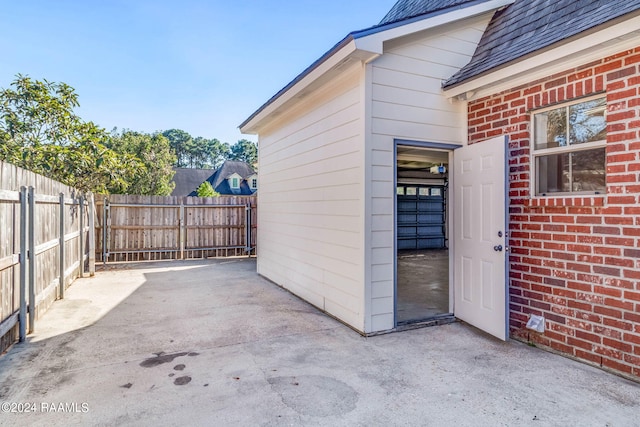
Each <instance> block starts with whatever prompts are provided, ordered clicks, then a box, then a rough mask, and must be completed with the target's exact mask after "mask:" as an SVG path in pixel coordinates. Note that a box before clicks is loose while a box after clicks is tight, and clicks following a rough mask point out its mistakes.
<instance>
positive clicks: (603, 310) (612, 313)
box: [593, 305, 622, 319]
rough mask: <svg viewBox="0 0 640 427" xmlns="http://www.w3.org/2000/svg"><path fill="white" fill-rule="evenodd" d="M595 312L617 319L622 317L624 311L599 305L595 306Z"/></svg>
mask: <svg viewBox="0 0 640 427" xmlns="http://www.w3.org/2000/svg"><path fill="white" fill-rule="evenodd" d="M593 312H594V313H596V314H602V315H603V316H608V317H613V318H615V319H622V311H620V310H614V309H613V308H609V307H601V306H598V305H595V306H593Z"/></svg>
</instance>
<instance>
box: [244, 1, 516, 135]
mask: <svg viewBox="0 0 640 427" xmlns="http://www.w3.org/2000/svg"><path fill="white" fill-rule="evenodd" d="M514 1H515V0H490V1H482V2H480V1H479V2H476V3H467V4H465V5H460V6H456V7H454V8H449V9H443V10H439V11H436V12H434V13H431V14H425V15H420V16H416V17H413V18H410V19H407V20H404V21H398V22H393V23H390V24H385V25H380V26H376V27H371V28H368V29H365V30H360V31H354V32H352V33H350V34H349V35H347V36H346V37H345V38H344V39H342V40H341V41H340V42H339V43H338V44H336V45H335V46H334V47H333V48H332V49H331V50H329V51H328V52H327V53H325V54H324V55H323V56H322V57H320V58H319V59H318V60H317V61H315V62H314V63H313V64H311V65H310V66H309V67H308V68H307V69H305V70H304V71H303V72H302V73H300V74H299V75H298V76H297V77H296V78H295V79H294V80H292V81H291V82H290V83H289V84H288V85H287V86H285V87H284V88H282V89H281V90H280V91H278V92H277V93H276V94H275V95H274V96H272V97H271V98H270V99H269V100H268V101H267V102H266V103H264V104H263V105H262V106H261V107H260V108H258V110H256V111H255V112H254V113H253V114H252V115H251V116H249V118H247V119H246V120H245V121H244V122H242V124H240V126H239V128H240V131H241V132H242V133H245V134H257V133H259V130H260V128H261V124H262V123H263V121H264V120H265V119H266V118H268V117H269V116H271V115H272V114H273V113H275V112H276V111H277V110H278V109H279V108H281V107H282V106H283V105H284V104H285V103H287V102H289V101H291V100H293V99H294V98H295V97H296V96H300V95H303V94H304V91H305V89H306V88H308V87H309V86H310V85H311V84H312V83H313V82H315V81H317V80H318V79H319V78H321V77H322V76H323V75H325V74H326V73H327V72H329V71H330V70H332V69H335V68H337V67H338V66H340V65H341V64H343V63H344V62H345V61H348V60H349V59H350V58H355V59H358V60H361V61H363V62H370V61H372V60H373V59H375V58H377V57H378V56H380V55H382V53H383V45H384V42H386V41H389V40H393V39H397V38H399V37H403V36H406V35H409V34H413V33H415V32H418V31H424V30H428V29H430V28H434V27H438V26H441V25H446V24H449V23H452V22H455V21H459V20H461V19H465V18H470V17H472V16H477V15H481V14H483V13H487V12H490V11H492V10H496V9H499V8H500V7H503V6H506V5H509V4H511V3H513V2H514Z"/></svg>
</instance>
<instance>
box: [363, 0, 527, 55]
mask: <svg viewBox="0 0 640 427" xmlns="http://www.w3.org/2000/svg"><path fill="white" fill-rule="evenodd" d="M514 1H515V0H491V1H487V2H481V3H479V4H475V5H472V6H468V7H464V8H460V9H455V10H452V11H450V12H445V13H442V14H439V15H435V16H431V17H428V18H424V19H420V20H416V21H413V22H410V23H408V24H402V22H400V23H399V24H400V25H398V24H389V27H390V28H389V29H388V30H384V27H382V29H375V31H372V32H371V34H368V33H369V32H368V31H367V30H364V31H360V32H356V33H354V38H355V42H356V47H357V48H358V49H360V50H366V51H369V52H376V53H379V54H382V53H383V44H384V42H386V41H389V40H394V39H397V38H400V37H404V36H408V35H410V34H414V33H417V32H419V31H424V30H428V29H430V28H435V27H439V26H441V25H446V24H450V23H452V22H456V21H460V20H462V19H466V18H471V17H473V16H477V15H482V14H483V13H487V12H491V11H493V10H497V9H499V8H501V7H503V6H507V5H510V4H512V3H513V2H514Z"/></svg>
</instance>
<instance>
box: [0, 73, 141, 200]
mask: <svg viewBox="0 0 640 427" xmlns="http://www.w3.org/2000/svg"><path fill="white" fill-rule="evenodd" d="M78 106H79V103H78V95H77V94H76V93H75V90H74V89H73V88H72V87H71V86H69V85H67V84H65V83H53V82H49V81H47V80H43V81H38V80H33V79H31V78H30V77H28V76H23V75H20V74H18V75H17V76H16V79H15V80H14V81H13V82H12V83H11V87H10V88H6V89H0V160H4V161H8V162H10V163H13V164H15V165H17V166H20V167H22V168H25V169H28V170H31V171H33V172H36V173H40V174H43V175H46V176H48V177H50V178H53V179H56V180H58V181H61V182H63V183H65V184H67V185H71V186H74V187H76V188H78V189H79V190H82V191H93V192H101V193H103V192H107V191H108V190H109V189H117V190H118V191H119V192H122V191H126V189H127V187H128V183H129V180H130V179H131V177H132V176H134V174H135V170H136V168H138V167H139V165H140V163H139V162H138V161H137V159H136V158H135V157H133V156H130V155H119V154H118V153H116V152H114V151H113V150H110V149H109V148H108V147H107V146H106V144H107V142H108V141H109V134H108V133H107V132H105V130H104V129H102V128H99V127H98V126H96V125H95V124H94V123H92V122H83V121H82V120H81V119H80V117H79V116H77V115H76V114H75V112H74V108H76V107H78Z"/></svg>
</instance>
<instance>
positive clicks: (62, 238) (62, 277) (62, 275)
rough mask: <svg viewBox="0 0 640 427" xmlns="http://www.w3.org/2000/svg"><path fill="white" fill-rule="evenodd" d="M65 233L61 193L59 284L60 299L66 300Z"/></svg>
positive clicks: (61, 195) (62, 196) (62, 194)
mask: <svg viewBox="0 0 640 427" xmlns="http://www.w3.org/2000/svg"><path fill="white" fill-rule="evenodd" d="M64 233H65V231H64V193H60V243H59V247H60V256H59V257H58V258H59V259H60V281H59V282H58V283H59V284H58V286H59V290H58V292H59V295H60V299H64V266H65V259H64V253H65V250H64Z"/></svg>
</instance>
